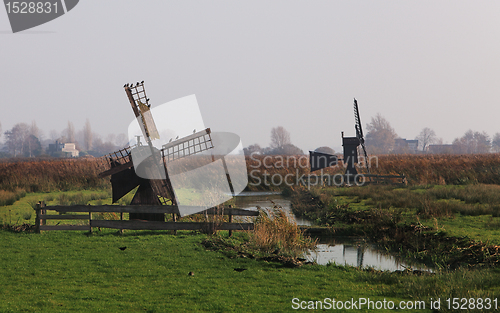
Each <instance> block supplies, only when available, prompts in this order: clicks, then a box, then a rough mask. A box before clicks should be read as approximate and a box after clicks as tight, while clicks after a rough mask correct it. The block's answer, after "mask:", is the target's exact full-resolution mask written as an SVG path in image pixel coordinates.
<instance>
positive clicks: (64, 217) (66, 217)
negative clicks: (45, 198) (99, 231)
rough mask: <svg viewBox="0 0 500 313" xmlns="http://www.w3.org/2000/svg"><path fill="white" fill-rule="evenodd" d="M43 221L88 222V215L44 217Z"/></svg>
mask: <svg viewBox="0 0 500 313" xmlns="http://www.w3.org/2000/svg"><path fill="white" fill-rule="evenodd" d="M40 219H41V220H88V219H89V216H88V214H85V215H83V214H60V215H42V217H41V218H40Z"/></svg>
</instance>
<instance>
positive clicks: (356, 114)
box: [354, 98, 370, 174]
mask: <svg viewBox="0 0 500 313" xmlns="http://www.w3.org/2000/svg"><path fill="white" fill-rule="evenodd" d="M354 122H355V123H356V125H355V128H356V137H358V139H359V143H360V145H361V148H362V149H363V154H364V156H365V165H366V170H367V171H368V174H370V168H369V167H368V163H367V162H368V153H367V152H366V147H365V137H364V135H363V128H362V127H361V118H360V117H359V109H358V101H357V100H356V98H354Z"/></svg>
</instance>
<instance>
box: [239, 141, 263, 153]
mask: <svg viewBox="0 0 500 313" xmlns="http://www.w3.org/2000/svg"><path fill="white" fill-rule="evenodd" d="M243 152H244V153H245V155H252V153H257V154H261V153H262V148H261V147H260V145H259V144H258V143H255V144H253V145H249V146H248V147H246V148H244V149H243Z"/></svg>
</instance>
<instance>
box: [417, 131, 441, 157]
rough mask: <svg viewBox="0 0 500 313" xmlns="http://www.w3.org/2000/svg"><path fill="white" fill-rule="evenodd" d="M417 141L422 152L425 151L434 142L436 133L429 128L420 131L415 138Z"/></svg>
mask: <svg viewBox="0 0 500 313" xmlns="http://www.w3.org/2000/svg"><path fill="white" fill-rule="evenodd" d="M415 139H417V140H418V145H419V146H420V147H422V151H425V150H426V149H427V148H428V147H429V145H432V144H433V143H435V142H436V140H437V139H436V133H435V132H434V130H432V129H430V128H429V127H425V128H424V129H422V131H421V132H420V134H419V135H418V136H417V137H416V138H415Z"/></svg>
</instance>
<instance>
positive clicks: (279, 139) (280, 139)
mask: <svg viewBox="0 0 500 313" xmlns="http://www.w3.org/2000/svg"><path fill="white" fill-rule="evenodd" d="M288 144H291V141H290V133H289V132H288V131H287V130H286V129H285V128H284V127H283V126H278V127H273V129H271V148H283V147H284V146H285V145H288Z"/></svg>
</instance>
